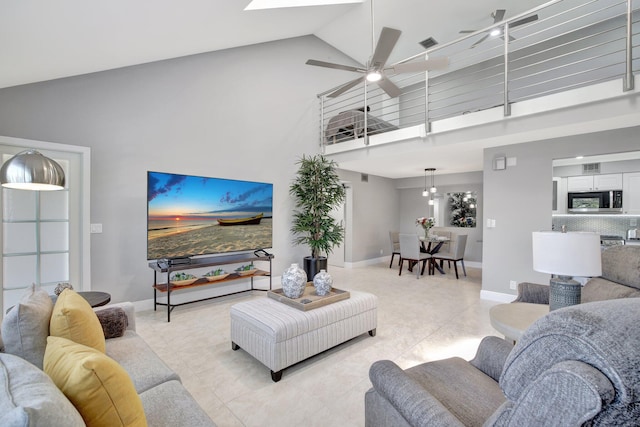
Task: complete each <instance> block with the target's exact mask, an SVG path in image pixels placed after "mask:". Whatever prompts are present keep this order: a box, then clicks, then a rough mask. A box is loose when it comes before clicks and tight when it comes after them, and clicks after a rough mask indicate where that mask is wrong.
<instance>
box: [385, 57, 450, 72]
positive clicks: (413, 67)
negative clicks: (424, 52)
mask: <svg viewBox="0 0 640 427" xmlns="http://www.w3.org/2000/svg"><path fill="white" fill-rule="evenodd" d="M448 65H449V58H447V57H441V58H429V59H427V60H425V61H419V62H405V63H404V64H397V65H394V66H393V67H390V68H388V70H390V72H391V73H392V74H401V73H419V72H422V71H428V70H440V69H443V68H446V67H447V66H448Z"/></svg>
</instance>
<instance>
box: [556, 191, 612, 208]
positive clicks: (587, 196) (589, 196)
mask: <svg viewBox="0 0 640 427" xmlns="http://www.w3.org/2000/svg"><path fill="white" fill-rule="evenodd" d="M567 199H568V206H567V208H568V212H570V213H576V214H593V213H622V190H610V191H581V192H579V193H569V194H568V197H567Z"/></svg>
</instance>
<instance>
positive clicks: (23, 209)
mask: <svg viewBox="0 0 640 427" xmlns="http://www.w3.org/2000/svg"><path fill="white" fill-rule="evenodd" d="M37 193H38V192H37V191H25V190H14V189H11V188H3V189H2V219H3V220H5V221H33V220H35V219H36V196H37Z"/></svg>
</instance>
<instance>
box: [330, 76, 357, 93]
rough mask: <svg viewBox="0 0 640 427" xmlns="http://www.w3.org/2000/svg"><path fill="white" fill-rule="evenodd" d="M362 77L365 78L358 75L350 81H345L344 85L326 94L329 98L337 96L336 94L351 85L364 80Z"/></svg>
mask: <svg viewBox="0 0 640 427" xmlns="http://www.w3.org/2000/svg"><path fill="white" fill-rule="evenodd" d="M364 79H365V76H362V77H358V78H357V79H355V80H351V81H350V82H347V83H345V84H344V85H342V86H340V87H339V88H338V89H336V90H334V91H333V92H331V93H330V94H329V95H327V96H328V97H329V98H337V97H338V96H340V95H342V94H343V93H345V92H346V91H348V90H349V89H351V88H352V87H354V86H357V85H358V84H359V83H360V82H362V81H364Z"/></svg>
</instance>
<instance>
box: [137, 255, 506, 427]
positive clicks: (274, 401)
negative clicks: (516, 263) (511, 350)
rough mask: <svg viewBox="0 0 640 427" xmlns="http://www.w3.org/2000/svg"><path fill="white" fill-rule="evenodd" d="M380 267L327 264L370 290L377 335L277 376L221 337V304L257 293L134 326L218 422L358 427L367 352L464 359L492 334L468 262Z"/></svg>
mask: <svg viewBox="0 0 640 427" xmlns="http://www.w3.org/2000/svg"><path fill="white" fill-rule="evenodd" d="M388 267H389V266H388V264H382V263H381V264H378V265H374V266H369V267H366V268H355V269H341V268H336V267H331V269H330V273H331V275H332V276H333V278H334V286H335V287H336V288H339V289H353V290H362V291H367V292H370V293H373V294H375V295H377V296H378V298H379V300H378V329H377V335H376V336H375V337H370V336H369V335H368V334H364V335H362V336H360V337H357V338H355V339H353V340H351V341H349V342H347V343H344V344H342V345H339V346H338V347H335V348H333V349H331V350H329V351H327V352H325V353H322V354H320V355H318V356H315V357H313V358H311V359H308V360H306V361H304V362H301V363H299V364H297V365H295V366H293V367H291V368H288V369H286V370H285V371H284V374H283V377H282V380H281V381H280V382H278V383H274V382H272V381H271V376H270V373H269V370H268V368H266V367H265V366H263V365H262V364H260V363H259V362H258V361H256V360H255V359H253V358H252V357H251V356H250V355H248V354H247V353H245V352H244V351H242V350H239V351H232V350H231V343H230V339H229V328H230V321H229V308H230V307H231V306H232V305H233V304H235V303H237V302H240V301H246V300H247V299H251V298H266V295H265V294H264V293H258V292H256V294H255V295H251V294H249V293H247V294H240V295H239V296H234V297H229V298H224V299H223V300H210V301H206V302H202V303H197V304H193V305H188V306H182V307H178V308H176V309H175V310H174V311H173V313H172V315H171V323H167V322H166V312H165V311H158V312H153V311H144V312H140V313H138V314H137V316H136V322H137V329H138V332H139V333H140V334H141V335H142V336H143V337H144V338H145V340H146V341H147V342H148V343H149V345H151V347H152V348H153V349H154V350H155V351H156V352H157V353H158V355H159V356H160V357H162V359H163V360H164V361H165V362H166V363H167V364H168V365H169V366H171V367H172V368H173V369H174V370H176V371H177V372H178V374H179V375H180V377H181V378H182V381H183V383H184V385H185V386H186V387H187V389H188V390H189V391H190V392H191V394H192V395H193V396H194V397H195V398H196V400H197V401H198V402H199V404H200V405H201V406H202V407H203V408H204V409H205V410H206V411H207V413H208V414H209V416H210V417H211V418H212V419H213V420H214V421H215V422H216V424H218V425H219V426H220V427H227V426H261V427H264V426H278V427H286V426H297V425H301V424H304V425H306V426H324V427H326V426H340V427H346V426H363V425H364V393H365V392H366V391H367V390H368V389H369V388H370V387H371V383H370V382H369V377H368V370H369V366H370V365H371V364H372V363H373V362H375V361H376V360H380V359H390V360H393V361H394V362H396V363H397V364H398V365H399V366H400V367H402V368H407V367H410V366H413V365H416V364H418V363H421V362H425V361H429V360H436V359H441V358H445V357H451V356H460V357H463V358H465V359H467V360H468V359H471V358H472V357H473V355H474V353H475V349H476V348H477V346H478V343H479V342H480V339H481V338H482V337H484V336H486V335H498V336H499V334H498V333H497V332H496V331H495V330H494V329H493V328H492V327H491V325H490V323H489V308H490V307H491V306H493V305H495V304H496V303H494V302H490V301H482V300H480V297H479V296H480V288H481V285H480V282H481V270H479V269H474V268H467V273H468V276H467V277H464V276H461V278H460V280H456V278H455V274H454V273H453V270H451V271H450V272H448V274H446V275H440V274H436V275H435V276H422V277H420V279H416V277H415V275H413V274H407V272H406V270H405V272H403V274H402V276H398V270H397V268H395V267H394V268H393V269H389V268H388ZM445 271H447V269H446V266H445ZM274 287H279V284H278V285H276V284H274Z"/></svg>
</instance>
